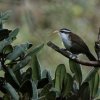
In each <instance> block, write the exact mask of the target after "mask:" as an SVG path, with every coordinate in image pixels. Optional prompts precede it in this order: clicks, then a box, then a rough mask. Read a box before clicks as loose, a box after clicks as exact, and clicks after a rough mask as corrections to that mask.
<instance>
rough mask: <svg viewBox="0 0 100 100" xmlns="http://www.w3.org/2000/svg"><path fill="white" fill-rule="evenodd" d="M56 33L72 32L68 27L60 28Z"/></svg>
mask: <svg viewBox="0 0 100 100" xmlns="http://www.w3.org/2000/svg"><path fill="white" fill-rule="evenodd" d="M54 33H58V34H70V33H71V30H69V29H67V28H62V29H60V30H56V31H54Z"/></svg>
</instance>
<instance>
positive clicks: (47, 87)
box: [40, 83, 52, 96]
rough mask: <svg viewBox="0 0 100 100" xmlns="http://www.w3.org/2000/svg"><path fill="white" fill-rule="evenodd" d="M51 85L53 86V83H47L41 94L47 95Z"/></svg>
mask: <svg viewBox="0 0 100 100" xmlns="http://www.w3.org/2000/svg"><path fill="white" fill-rule="evenodd" d="M51 87H52V84H51V83H48V84H47V85H45V86H44V87H43V88H42V90H41V93H40V96H45V95H46V94H48V93H49V92H50V89H51Z"/></svg>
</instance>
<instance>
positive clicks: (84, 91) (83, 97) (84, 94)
mask: <svg viewBox="0 0 100 100" xmlns="http://www.w3.org/2000/svg"><path fill="white" fill-rule="evenodd" d="M79 98H80V100H90V88H89V84H88V83H87V82H84V83H83V84H82V86H81V87H80V90H79Z"/></svg>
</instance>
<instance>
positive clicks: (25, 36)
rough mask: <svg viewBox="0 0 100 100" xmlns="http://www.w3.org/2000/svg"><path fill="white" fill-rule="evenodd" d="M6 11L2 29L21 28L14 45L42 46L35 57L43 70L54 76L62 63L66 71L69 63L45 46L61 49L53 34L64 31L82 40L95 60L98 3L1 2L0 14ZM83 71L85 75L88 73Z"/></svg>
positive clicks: (95, 0)
mask: <svg viewBox="0 0 100 100" xmlns="http://www.w3.org/2000/svg"><path fill="white" fill-rule="evenodd" d="M7 10H10V13H11V15H10V18H9V20H8V21H7V22H6V23H5V24H4V28H9V29H14V28H16V27H19V28H20V32H19V35H18V38H17V40H16V41H15V43H17V44H19V43H22V42H25V41H30V42H32V43H33V45H34V46H36V45H38V44H41V43H44V44H45V46H44V48H43V49H42V50H41V51H40V52H39V54H38V58H39V60H40V63H41V65H42V69H44V68H46V69H49V70H50V72H51V73H52V74H53V73H54V71H55V68H56V66H57V65H58V64H60V63H64V64H65V65H66V68H67V70H68V71H69V67H68V66H69V65H68V59H67V58H65V57H63V56H62V55H61V54H59V53H57V52H55V51H54V50H52V49H51V48H49V47H48V46H47V45H46V44H47V42H48V41H52V42H54V43H55V44H57V45H58V46H59V47H63V45H62V42H61V39H60V38H59V36H58V35H57V34H53V33H52V32H53V31H55V30H57V29H60V28H64V27H66V28H69V29H71V30H72V31H73V32H74V33H76V34H77V35H79V36H80V37H81V38H83V39H84V41H85V42H86V43H87V45H88V46H89V48H90V50H91V52H92V53H93V54H94V55H95V56H96V54H95V52H94V42H95V40H96V39H97V34H98V30H99V27H100V0H0V11H7ZM83 58H84V59H87V58H85V57H83V56H82V57H81V59H83ZM82 68H83V74H84V75H85V73H87V71H88V70H90V69H89V67H82ZM86 69H87V70H86ZM53 75H54V74H53Z"/></svg>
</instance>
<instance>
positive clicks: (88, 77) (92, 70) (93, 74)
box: [83, 68, 99, 82]
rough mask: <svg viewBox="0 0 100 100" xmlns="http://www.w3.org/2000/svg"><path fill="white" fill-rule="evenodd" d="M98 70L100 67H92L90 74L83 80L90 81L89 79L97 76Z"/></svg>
mask: <svg viewBox="0 0 100 100" xmlns="http://www.w3.org/2000/svg"><path fill="white" fill-rule="evenodd" d="M98 70H99V68H92V69H91V70H90V71H89V72H88V74H87V76H86V78H85V79H84V81H83V82H89V81H90V80H91V79H92V77H94V76H95V74H96V73H97V71H98Z"/></svg>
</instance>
